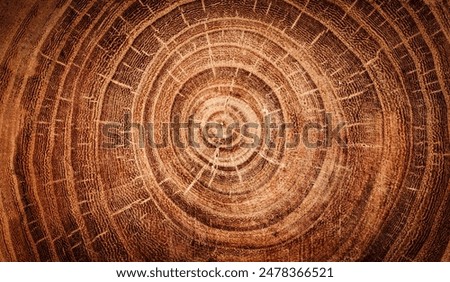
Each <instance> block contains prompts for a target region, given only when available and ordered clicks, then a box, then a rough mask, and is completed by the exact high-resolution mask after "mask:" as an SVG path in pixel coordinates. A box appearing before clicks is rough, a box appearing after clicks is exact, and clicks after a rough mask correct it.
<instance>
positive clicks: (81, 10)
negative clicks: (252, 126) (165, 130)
mask: <svg viewBox="0 0 450 282" xmlns="http://www.w3.org/2000/svg"><path fill="white" fill-rule="evenodd" d="M0 3H1V4H0V7H1V11H0V33H1V35H2V40H1V43H0V121H1V127H0V141H1V146H2V148H1V150H0V164H1V165H0V189H1V190H0V196H1V197H0V260H1V261H441V260H444V261H449V258H450V247H449V246H450V185H449V178H450V141H449V130H450V125H449V117H450V114H449V105H450V96H449V94H450V64H449V63H450V62H449V58H450V18H449V15H450V5H449V2H448V0H436V1H431V0H429V1H424V0H411V1H402V0H389V1H387V0H386V1H370V0H333V1H325V0H321V1H319V0H246V1H243V0H241V1H238V0H201V1H191V0H183V1H160V0H125V1H106V0H105V1H102V0H73V1H66V0H49V1H33V0H24V1H6V0H1V1H0ZM267 115H270V118H271V121H273V122H277V123H283V122H284V123H290V124H293V125H294V132H297V133H299V132H301V129H302V128H303V127H304V126H305V124H307V123H308V121H317V122H321V123H323V122H326V121H327V117H328V116H332V117H333V119H334V121H335V122H337V121H342V122H345V127H344V129H343V131H342V135H343V139H344V140H345V142H346V146H339V145H338V144H337V143H336V142H334V143H332V144H331V145H330V146H326V147H323V146H320V147H319V148H308V147H307V146H306V147H305V146H298V147H296V148H295V149H287V148H285V146H284V145H285V141H286V140H281V139H276V140H274V144H275V146H274V147H264V146H258V147H256V148H244V147H242V146H239V144H242V142H243V140H244V139H243V138H244V137H243V136H240V135H239V134H237V135H236V134H235V133H233V134H232V136H231V135H230V136H231V137H230V136H229V138H228V139H226V140H216V141H217V142H218V143H215V147H214V146H213V148H211V147H204V146H202V147H200V148H194V147H187V148H180V147H177V146H175V144H174V142H173V140H174V139H173V136H170V138H168V139H167V140H166V141H168V144H167V146H164V147H161V148H155V147H151V146H140V144H139V142H138V141H139V140H138V137H137V136H136V134H132V135H131V137H130V144H129V146H116V147H114V148H110V147H107V146H104V144H105V142H107V141H108V140H106V139H105V138H106V137H105V135H104V134H102V130H103V129H104V126H105V125H108V124H122V123H123V119H124V116H128V117H129V118H130V120H131V121H132V122H133V123H139V124H154V125H156V126H157V127H161V126H162V124H163V123H167V122H173V121H174V120H176V118H177V117H179V118H181V120H188V119H189V118H193V119H194V120H196V121H199V122H201V123H205V122H209V121H217V122H220V123H222V124H231V123H233V122H240V123H244V122H255V123H258V124H262V123H264V121H265V120H264V116H267ZM122 130H124V129H123V128H122ZM258 134H259V135H260V136H261V137H262V138H264V137H265V136H267V135H268V132H266V131H264V130H261V131H259V132H258ZM181 138H182V139H183V140H186V138H187V137H186V135H183V134H182V136H181ZM156 139H158V140H159V141H161V140H162V139H163V136H159V137H157V138H156ZM227 140H228V141H227ZM230 140H231V141H230ZM214 142H215V141H214ZM220 142H229V145H231V149H230V148H229V147H225V146H222V144H223V143H220ZM302 145H304V144H302Z"/></svg>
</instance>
